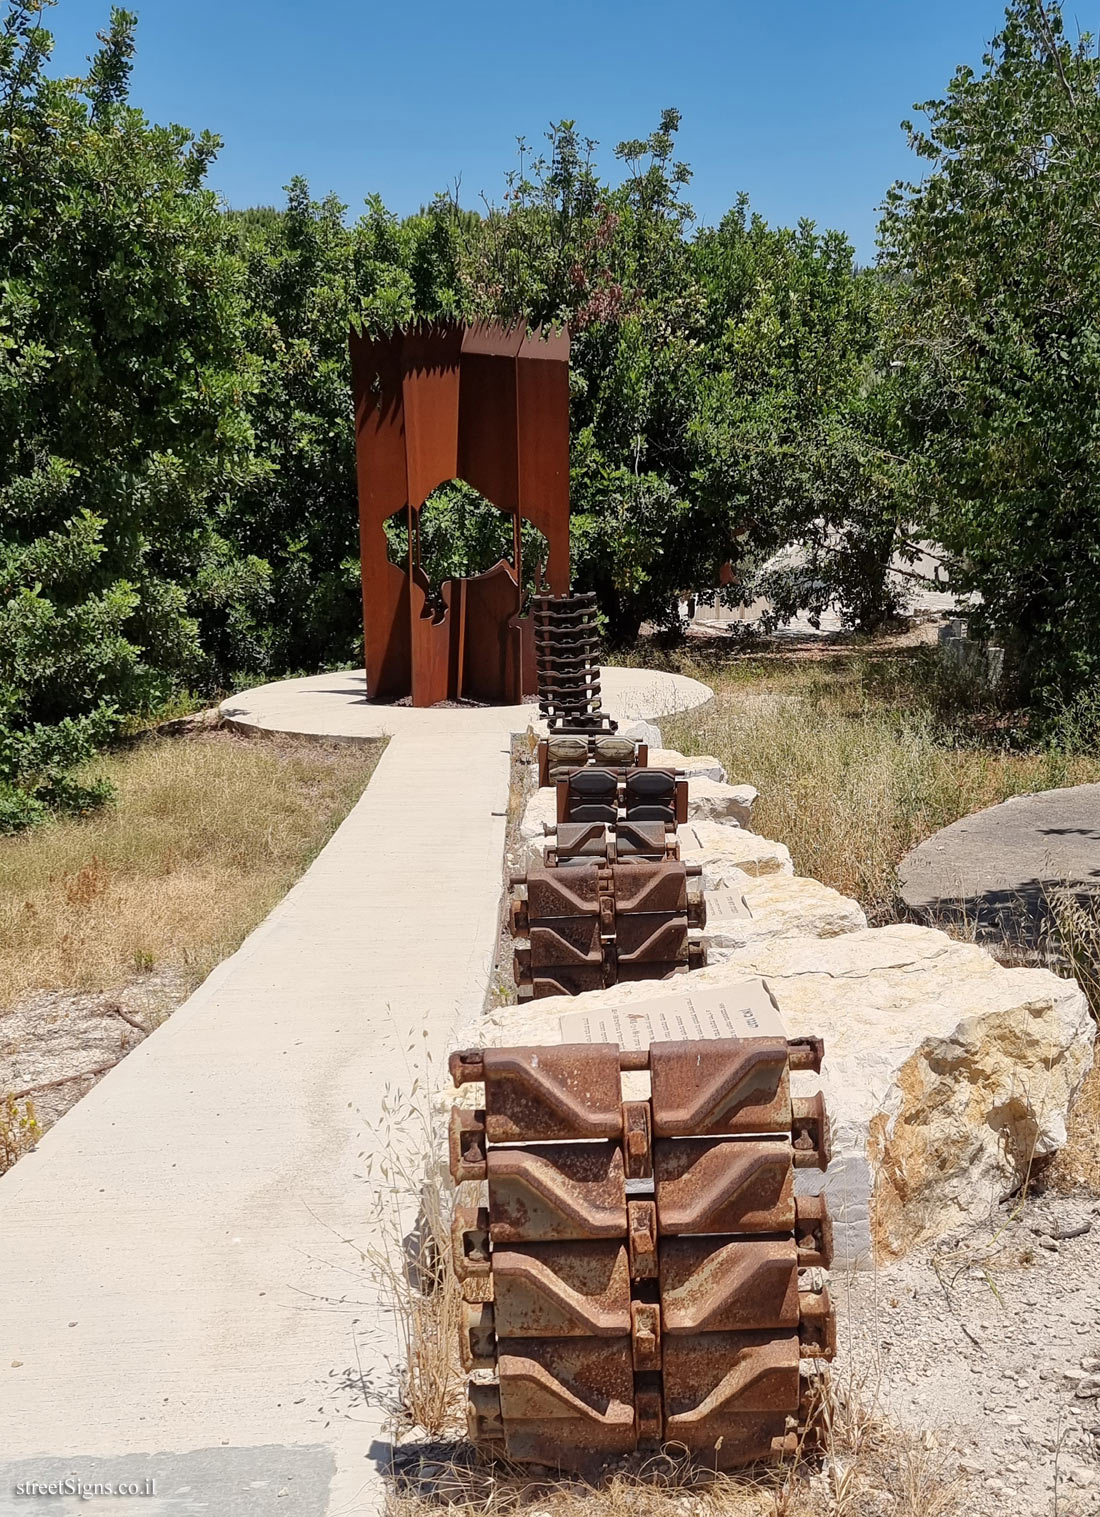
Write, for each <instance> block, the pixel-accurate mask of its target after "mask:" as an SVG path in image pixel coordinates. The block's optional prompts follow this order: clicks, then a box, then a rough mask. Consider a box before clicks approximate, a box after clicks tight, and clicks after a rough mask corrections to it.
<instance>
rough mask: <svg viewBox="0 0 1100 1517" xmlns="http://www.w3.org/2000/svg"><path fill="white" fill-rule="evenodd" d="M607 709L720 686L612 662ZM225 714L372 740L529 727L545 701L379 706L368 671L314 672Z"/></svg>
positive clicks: (635, 707)
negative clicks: (371, 696) (445, 707)
mask: <svg viewBox="0 0 1100 1517" xmlns="http://www.w3.org/2000/svg"><path fill="white" fill-rule="evenodd" d="M601 690H602V695H603V705H604V710H605V711H607V712H608V713H609V714H610V715H611V716H613V717H614V718H615V720H616V721H619V722H630V721H654V720H655V719H657V718H659V717H662V716H671V715H672V714H673V713H674V712H677V711H690V710H692V709H693V708H694V707H696V706H701V705H704V704H705V703H706V702H707V701H709V700H710V699H711V698H712V696H713V694H714V692H713V691H712V690H711V689H710V688H709V687H708V686H707V685H704V684H701V683H700V682H699V681H698V680H694V679H688V678H687V677H686V676H685V675H682V674H664V673H662V672H661V671H660V670H658V669H617V668H612V667H605V668H604V669H603V670H602V674H601ZM221 713H222V716H223V717H224V718H225V720H226V721H227V722H228V723H229V724H230V726H232V727H235V728H236V729H237V730H238V731H240V732H259V733H268V734H276V733H286V734H294V735H299V736H303V735H304V736H311V737H330V738H349V739H353V740H355V739H358V740H363V739H366V738H377V737H388V736H398V735H401V734H405V733H409V734H425V735H427V734H430V733H434V732H437V731H439V726H438V723H439V720H440V717H441V716H445V718H446V722H447V726H446V730H447V731H448V732H454V733H461V734H465V733H468V732H503V733H512V732H523V731H525V729H526V728H527V726H528V725H529V724H530V725H531V726H534V727H535V728H536V729H537V728H538V727H539V721H538V706H537V705H535V704H534V703H528V704H525V705H522V706H463V707H460V708H458V709H456V710H451V711H447V712H445V713H444V712H443V711H441V710H438V709H435V708H432V707H426V708H425V707H415V706H391V705H385V704H381V705H376V704H374V703H373V702H372V701H368V700H367V682H366V676H365V675H364V673H363V671H362V670H361V669H352V670H342V671H338V672H336V673H332V674H313V675H309V676H308V677H306V678H304V679H288V680H280V681H278V683H276V684H273V685H259V686H257V687H256V689H254V690H243V691H242V692H241V693H240V694H239V695H233V696H230V698H229V699H228V700H226V701H223V702H222V704H221Z"/></svg>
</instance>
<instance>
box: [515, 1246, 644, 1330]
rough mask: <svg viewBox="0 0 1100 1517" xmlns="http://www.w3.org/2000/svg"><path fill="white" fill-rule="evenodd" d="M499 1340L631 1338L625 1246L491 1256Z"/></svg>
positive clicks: (519, 1250)
mask: <svg viewBox="0 0 1100 1517" xmlns="http://www.w3.org/2000/svg"><path fill="white" fill-rule="evenodd" d="M493 1304H494V1321H495V1326H496V1333H497V1336H498V1337H499V1338H586V1337H588V1338H621V1337H624V1336H625V1335H626V1334H628V1333H629V1332H630V1271H629V1269H628V1267H627V1257H626V1245H625V1243H620V1242H615V1241H613V1240H611V1239H608V1240H607V1241H606V1242H604V1241H601V1242H594V1243H590V1242H582V1243H541V1244H538V1243H531V1244H526V1245H518V1246H513V1247H503V1248H496V1249H494V1250H493Z"/></svg>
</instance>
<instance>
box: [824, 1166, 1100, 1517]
mask: <svg viewBox="0 0 1100 1517" xmlns="http://www.w3.org/2000/svg"><path fill="white" fill-rule="evenodd" d="M1098 1244H1100V1202H1097V1201H1095V1200H1093V1199H1091V1198H1088V1197H1085V1198H1081V1197H1076V1198H1074V1197H1055V1196H1041V1197H1038V1198H1036V1199H1034V1200H1031V1201H1028V1202H1025V1203H1019V1202H1017V1203H1014V1205H1013V1206H1012V1207H1011V1209H1010V1208H1008V1207H1006V1208H1005V1209H1004V1214H1003V1222H1002V1223H1001V1224H1000V1226H999V1227H998V1228H997V1230H996V1232H995V1233H993V1234H991V1233H990V1231H989V1229H988V1228H987V1229H985V1230H984V1231H981V1232H974V1233H970V1234H967V1235H965V1236H963V1235H955V1236H953V1237H950V1238H946V1239H941V1240H940V1241H939V1242H938V1243H937V1244H936V1246H935V1247H934V1249H931V1250H925V1251H921V1252H919V1253H916V1254H914V1255H912V1256H910V1257H909V1258H907V1259H905V1260H903V1261H901V1262H900V1263H898V1264H895V1265H892V1266H890V1267H888V1268H880V1269H879V1270H878V1271H876V1272H874V1273H871V1272H867V1273H863V1274H851V1275H839V1274H835V1275H834V1276H833V1284H832V1290H833V1295H834V1299H835V1301H836V1306H837V1319H838V1328H839V1337H840V1342H841V1354H840V1357H839V1359H838V1361H837V1363H836V1365H835V1366H834V1370H833V1373H834V1376H836V1377H838V1378H839V1379H840V1380H841V1382H842V1383H843V1382H848V1383H850V1384H851V1385H852V1387H853V1389H854V1390H855V1391H856V1393H857V1394H859V1395H861V1396H862V1397H863V1399H864V1400H865V1401H866V1400H871V1401H874V1402H876V1403H877V1405H878V1406H880V1407H881V1408H882V1410H883V1412H884V1414H885V1415H886V1416H888V1417H890V1418H892V1419H893V1420H895V1421H896V1422H898V1423H900V1425H901V1426H902V1427H903V1428H905V1429H906V1430H908V1431H910V1432H911V1433H914V1434H916V1435H924V1436H925V1437H928V1436H929V1435H930V1436H931V1438H932V1439H934V1440H935V1442H936V1444H938V1445H939V1447H940V1448H942V1449H944V1450H947V1451H949V1453H950V1459H951V1462H952V1463H954V1462H955V1460H956V1458H957V1467H958V1470H959V1473H960V1475H961V1476H962V1477H963V1478H964V1479H965V1481H966V1485H967V1502H966V1510H967V1511H968V1513H971V1514H973V1517H1004V1514H1007V1513H1011V1514H1012V1517H1094V1514H1098V1513H1100V1309H1098V1306H1097V1295H1096V1274H1097V1264H1098V1262H1100V1253H1098Z"/></svg>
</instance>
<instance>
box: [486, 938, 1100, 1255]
mask: <svg viewBox="0 0 1100 1517" xmlns="http://www.w3.org/2000/svg"><path fill="white" fill-rule="evenodd" d="M753 976H762V977H763V978H764V980H765V981H766V983H767V985H768V987H769V988H770V990H771V993H772V995H773V996H774V997H775V1000H776V1002H777V1004H778V1006H779V1009H780V1012H781V1014H782V1017H783V1020H784V1024H785V1026H786V1030H787V1034H788V1036H790V1037H794V1036H801V1035H807V1034H816V1035H819V1036H821V1037H823V1038H824V1040H825V1050H826V1053H825V1065H824V1068H823V1071H822V1075H821V1077H820V1079H819V1078H818V1077H816V1076H813V1075H809V1074H800V1075H796V1076H795V1077H794V1080H795V1086H796V1091H801V1092H802V1093H807V1092H808V1091H810V1090H812V1089H813V1088H814V1087H815V1086H817V1085H818V1084H820V1086H821V1088H822V1089H823V1090H824V1092H825V1097H826V1101H827V1104H828V1109H829V1113H830V1118H831V1125H832V1147H833V1162H832V1164H831V1165H830V1167H829V1170H828V1173H827V1174H825V1175H821V1174H819V1173H818V1172H816V1171H811V1170H800V1171H799V1173H798V1179H799V1182H800V1188H802V1189H804V1190H814V1189H817V1190H820V1189H824V1190H825V1191H826V1193H827V1194H828V1196H829V1198H830V1209H831V1211H832V1214H833V1219H834V1225H835V1228H836V1234H837V1257H838V1263H840V1264H842V1265H843V1264H845V1263H847V1264H849V1265H854V1266H864V1267H869V1266H870V1265H871V1264H872V1263H874V1262H876V1261H878V1260H885V1259H889V1258H892V1257H897V1256H899V1255H902V1254H904V1253H905V1252H907V1251H908V1250H909V1249H911V1248H912V1247H914V1246H915V1245H916V1244H918V1243H922V1242H926V1241H929V1240H931V1239H934V1238H936V1237H938V1236H942V1235H943V1234H945V1233H948V1232H952V1231H954V1230H956V1229H957V1228H959V1227H960V1226H973V1225H975V1224H981V1223H983V1222H987V1221H988V1222H989V1224H990V1225H991V1226H994V1225H995V1221H996V1218H995V1208H996V1206H997V1203H998V1202H999V1201H1000V1200H1001V1199H1002V1198H1003V1197H1004V1196H1006V1195H1009V1194H1011V1193H1012V1192H1013V1191H1014V1190H1015V1189H1016V1188H1017V1187H1018V1186H1019V1185H1020V1184H1021V1183H1023V1181H1024V1180H1025V1178H1026V1177H1027V1176H1028V1175H1029V1174H1030V1173H1031V1172H1032V1171H1033V1167H1034V1164H1035V1161H1036V1160H1041V1159H1043V1158H1044V1157H1046V1156H1047V1155H1049V1154H1052V1153H1054V1152H1055V1151H1056V1150H1057V1149H1058V1148H1059V1147H1060V1146H1061V1145H1062V1144H1063V1143H1064V1142H1065V1140H1066V1114H1067V1111H1068V1108H1069V1105H1070V1103H1071V1101H1072V1099H1073V1096H1074V1094H1075V1092H1076V1090H1077V1088H1078V1086H1079V1085H1080V1083H1081V1080H1082V1079H1083V1077H1084V1074H1085V1072H1086V1070H1087V1069H1088V1068H1089V1067H1090V1065H1091V1062H1092V1044H1093V1038H1094V1034H1095V1025H1094V1023H1093V1022H1092V1019H1091V1018H1090V1016H1089V1011H1088V1007H1087V1005H1086V1002H1085V998H1084V995H1083V994H1082V992H1081V990H1080V988H1079V987H1078V985H1077V983H1076V982H1075V981H1073V980H1064V979H1059V978H1058V977H1057V976H1055V975H1053V974H1051V973H1049V972H1048V971H1047V970H1043V969H1005V968H1003V967H1002V966H1001V965H999V964H997V963H996V962H995V961H994V960H993V959H992V958H991V957H990V956H989V955H988V954H987V953H986V952H985V951H984V950H983V949H981V948H979V947H976V946H975V945H973V944H969V943H959V942H956V941H954V940H953V939H951V938H948V937H947V936H946V934H944V933H942V932H938V931H935V930H934V929H932V928H928V927H918V926H914V925H911V924H908V923H906V924H900V925H895V926H890V927H879V928H866V929H864V930H862V931H857V932H849V933H844V934H841V935H840V936H837V937H831V938H816V937H804V936H803V937H779V938H772V939H770V940H768V941H766V942H762V943H756V944H750V945H748V946H747V947H745V948H744V949H742V950H741V951H740V952H738V953H735V954H733V955H732V956H731V957H730V958H729V959H728V960H726V962H724V963H721V964H710V965H708V966H707V967H706V968H705V969H700V970H696V971H695V972H694V973H693V974H691V975H687V976H682V977H680V978H678V979H674V980H670V981H663V982H641V983H635V984H628V985H620V986H616V987H614V988H613V989H611V990H600V991H592V992H590V993H589V994H587V995H585V996H578V997H567V996H555V997H548V998H547V999H545V1000H541V1001H534V1002H529V1003H527V1004H526V1005H525V1006H522V1007H517V1006H506V1007H501V1008H497V1009H496V1010H494V1011H492V1012H491V1013H489V1014H487V1016H486V1017H484V1018H483V1019H482V1021H481V1022H480V1023H479V1024H478V1027H477V1029H476V1031H474V1030H473V1029H471V1031H473V1033H474V1038H475V1039H481V1040H482V1041H487V1042H490V1043H510V1042H558V1041H560V1039H561V1031H560V1026H559V1018H560V1017H561V1016H562V1015H563V1014H566V1013H568V1012H575V1011H578V1010H581V1009H584V1010H586V1011H587V1010H599V1009H600V1008H601V1007H603V1008H606V1007H610V1006H622V1005H626V1004H628V1003H637V1002H640V1001H645V1000H650V999H653V998H654V997H656V996H660V995H668V994H683V993H690V991H691V989H692V987H693V986H696V985H699V986H703V985H706V986H718V987H720V986H723V985H732V984H735V983H737V982H739V981H742V980H744V979H747V978H750V977H753Z"/></svg>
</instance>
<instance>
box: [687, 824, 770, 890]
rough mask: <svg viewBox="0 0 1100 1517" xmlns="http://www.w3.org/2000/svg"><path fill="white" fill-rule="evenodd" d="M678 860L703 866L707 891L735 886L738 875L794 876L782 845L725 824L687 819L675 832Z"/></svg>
mask: <svg viewBox="0 0 1100 1517" xmlns="http://www.w3.org/2000/svg"><path fill="white" fill-rule="evenodd" d="M679 838H680V857H681V858H682V859H683V860H684V862H685V863H686V864H701V865H702V866H703V882H704V884H705V886H706V888H707V890H724V889H726V888H727V887H729V886H736V884H737V883H738V881H739V880H740V879H741V877H742V875H746V874H751V875H761V874H794V865H793V864H792V862H791V855H790V850H789V849H788V848H787V846H786V844H785V843H776V842H774V841H773V840H772V839H771V838H765V837H761V836H760V835H759V834H758V833H756V832H750V831H749V830H748V828H747V827H736V826H730V825H729V822H715V821H692V820H690V819H689V820H688V821H687V822H686V823H685V824H684V826H682V827H681V828H680V829H679Z"/></svg>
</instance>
